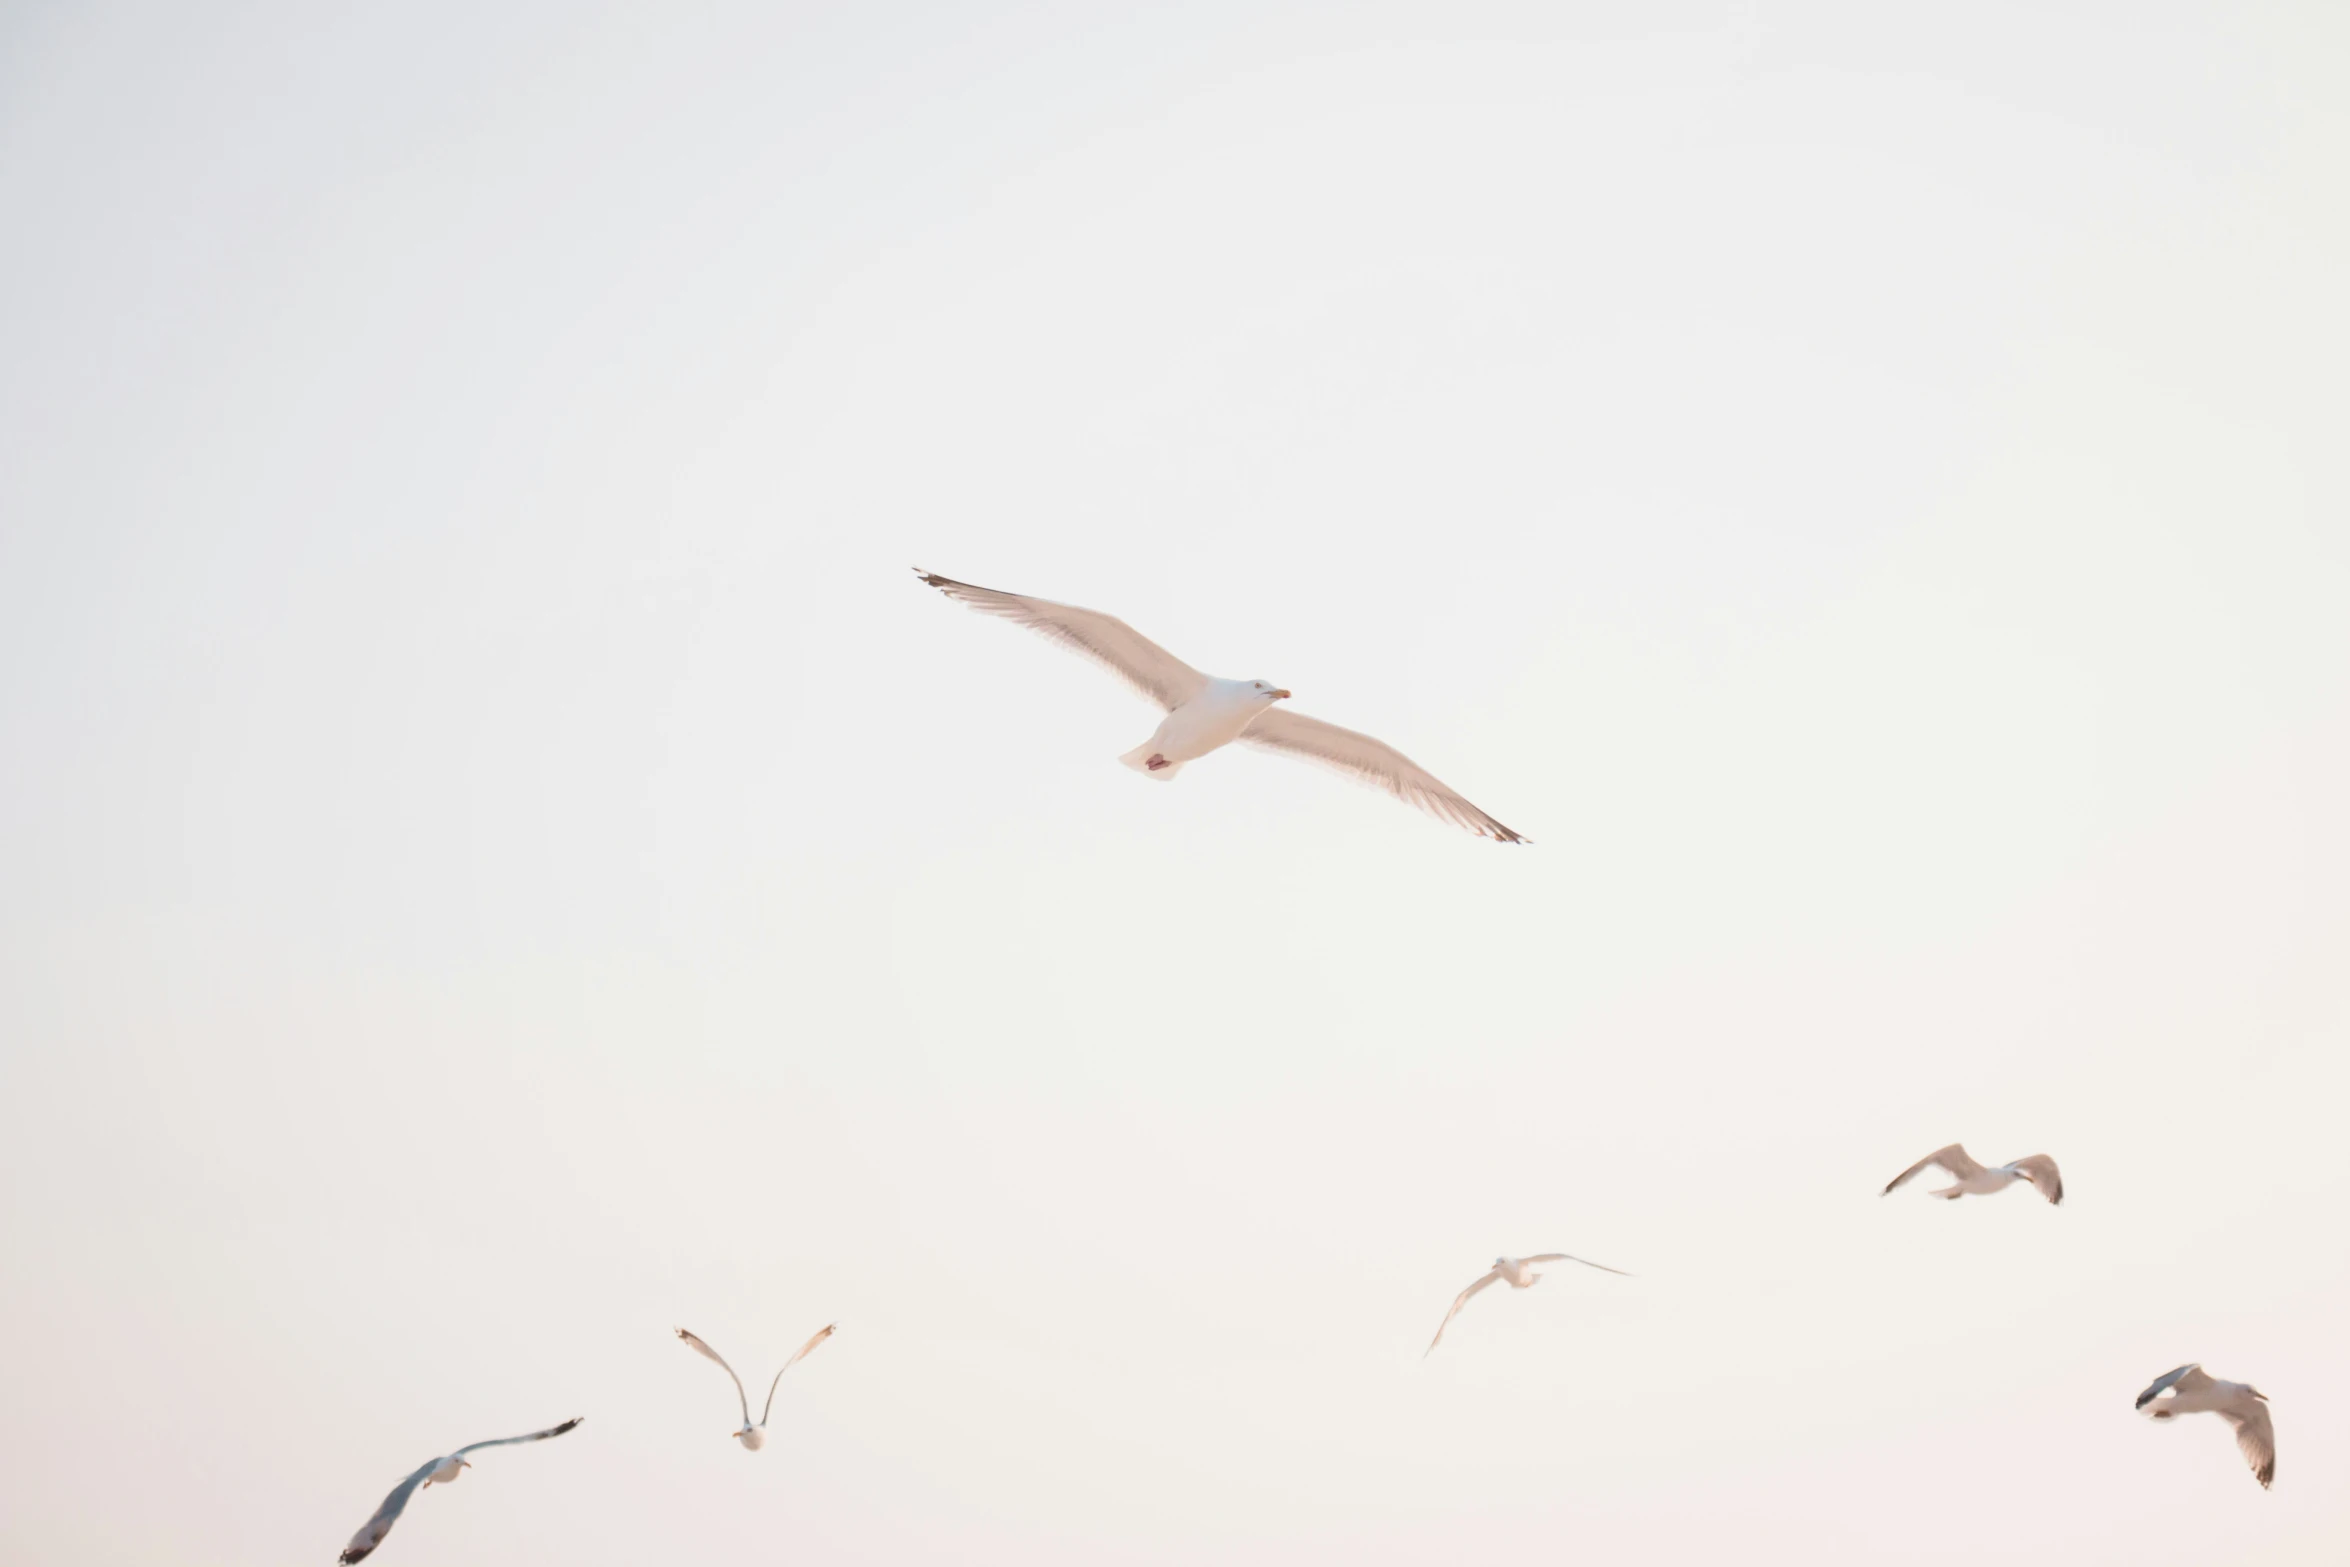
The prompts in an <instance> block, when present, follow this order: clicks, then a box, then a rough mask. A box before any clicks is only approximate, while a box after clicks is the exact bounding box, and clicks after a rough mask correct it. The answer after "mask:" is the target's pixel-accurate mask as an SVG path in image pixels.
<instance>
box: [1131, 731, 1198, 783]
mask: <svg viewBox="0 0 2350 1567" xmlns="http://www.w3.org/2000/svg"><path fill="white" fill-rule="evenodd" d="M1153 758H1156V759H1157V761H1158V765H1157V766H1156V767H1154V766H1152V765H1151V762H1152V759H1153ZM1118 760H1119V761H1121V762H1124V763H1125V764H1126V765H1127V766H1128V767H1131V768H1133V769H1134V770H1135V771H1136V772H1138V773H1140V774H1142V775H1143V776H1144V777H1145V778H1156V779H1157V780H1158V781H1159V782H1161V783H1165V782H1166V781H1167V780H1168V779H1170V778H1172V777H1174V776H1175V775H1176V774H1177V773H1179V772H1181V771H1183V764H1182V763H1181V762H1170V761H1168V760H1167V759H1166V758H1165V757H1163V756H1160V755H1159V748H1158V742H1157V741H1156V740H1145V741H1144V742H1143V743H1142V744H1140V745H1138V746H1136V747H1135V748H1134V749H1133V750H1131V751H1129V752H1127V753H1126V754H1125V755H1124V756H1121V757H1119V758H1118Z"/></svg>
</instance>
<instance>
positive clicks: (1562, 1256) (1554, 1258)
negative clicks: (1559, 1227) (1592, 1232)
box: [1526, 1251, 1632, 1279]
mask: <svg viewBox="0 0 2350 1567" xmlns="http://www.w3.org/2000/svg"><path fill="white" fill-rule="evenodd" d="M1526 1260H1527V1261H1528V1262H1579V1263H1581V1264H1583V1266H1585V1267H1586V1268H1597V1269H1598V1270H1599V1271H1600V1272H1602V1273H1613V1274H1618V1275H1620V1276H1622V1277H1624V1278H1627V1279H1628V1278H1630V1277H1631V1276H1632V1275H1631V1274H1629V1273H1625V1272H1624V1270H1623V1269H1621V1268H1611V1267H1609V1266H1608V1265H1607V1264H1606V1263H1604V1262H1593V1261H1592V1260H1591V1259H1590V1258H1589V1257H1570V1256H1568V1255H1567V1254H1566V1253H1565V1252H1563V1251H1546V1252H1544V1253H1543V1254H1542V1255H1541V1256H1539V1257H1528V1258H1527V1259H1526Z"/></svg>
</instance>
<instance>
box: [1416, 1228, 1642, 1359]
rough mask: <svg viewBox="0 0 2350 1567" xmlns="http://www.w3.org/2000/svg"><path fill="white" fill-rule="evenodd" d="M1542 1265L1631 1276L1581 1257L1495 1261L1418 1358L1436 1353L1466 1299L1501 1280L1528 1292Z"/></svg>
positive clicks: (1462, 1295)
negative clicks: (1573, 1266) (1569, 1265)
mask: <svg viewBox="0 0 2350 1567" xmlns="http://www.w3.org/2000/svg"><path fill="white" fill-rule="evenodd" d="M1543 1262H1580V1263H1582V1264H1583V1266H1585V1267H1586V1268H1597V1269H1598V1270H1599V1271H1600V1272H1602V1273H1613V1274H1617V1275H1619V1276H1621V1277H1623V1278H1627V1279H1628V1278H1630V1277H1631V1276H1632V1275H1631V1274H1629V1273H1626V1272H1624V1270H1623V1269H1621V1268H1611V1267H1609V1266H1608V1265H1607V1264H1606V1263H1604V1262H1592V1261H1590V1260H1589V1259H1587V1258H1583V1257H1570V1256H1568V1255H1567V1254H1566V1253H1565V1252H1563V1251H1546V1252H1544V1253H1543V1254H1542V1255H1541V1256H1539V1257H1496V1258H1494V1259H1493V1267H1492V1268H1491V1270H1489V1271H1488V1272H1487V1273H1486V1275H1485V1277H1483V1278H1481V1279H1479V1280H1478V1281H1477V1282H1476V1283H1474V1284H1472V1285H1470V1286H1469V1287H1468V1288H1467V1289H1465V1290H1462V1291H1461V1292H1460V1294H1459V1295H1458V1296H1456V1297H1455V1298H1454V1300H1453V1303H1452V1310H1450V1311H1448V1312H1446V1313H1445V1314H1444V1320H1443V1321H1442V1322H1439V1323H1437V1324H1436V1336H1435V1337H1434V1338H1432V1339H1430V1340H1429V1341H1428V1347H1427V1348H1426V1349H1424V1350H1422V1351H1420V1358H1421V1359H1422V1360H1426V1359H1427V1358H1428V1357H1429V1356H1430V1355H1433V1354H1435V1353H1436V1346H1437V1345H1439V1344H1441V1343H1443V1342H1444V1330H1445V1329H1446V1328H1449V1327H1451V1326H1452V1319H1453V1318H1455V1317H1457V1316H1459V1315H1460V1314H1461V1308H1462V1307H1463V1306H1466V1305H1467V1304H1468V1303H1469V1297H1470V1296H1472V1295H1474V1294H1476V1293H1477V1292H1478V1291H1479V1290H1481V1289H1484V1288H1486V1287H1487V1286H1489V1285H1491V1284H1494V1283H1496V1282H1499V1281H1503V1280H1506V1281H1508V1283H1509V1287H1510V1288H1511V1289H1514V1290H1522V1289H1532V1288H1533V1287H1534V1281H1535V1280H1536V1279H1539V1278H1541V1277H1542V1270H1541V1269H1540V1268H1539V1267H1537V1266H1535V1264H1537V1263H1543Z"/></svg>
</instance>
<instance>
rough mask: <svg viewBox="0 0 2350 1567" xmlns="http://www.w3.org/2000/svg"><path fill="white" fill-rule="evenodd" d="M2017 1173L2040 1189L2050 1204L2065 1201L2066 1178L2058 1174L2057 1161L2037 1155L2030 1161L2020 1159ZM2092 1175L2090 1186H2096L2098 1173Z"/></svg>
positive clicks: (2040, 1154)
mask: <svg viewBox="0 0 2350 1567" xmlns="http://www.w3.org/2000/svg"><path fill="white" fill-rule="evenodd" d="M2015 1172H2016V1174H2018V1175H2020V1176H2022V1177H2023V1178H2024V1179H2025V1180H2027V1181H2030V1182H2031V1183H2032V1184H2033V1185H2034V1186H2036V1187H2038V1188H2039V1189H2040V1195H2041V1196H2043V1197H2045V1198H2047V1199H2048V1200H2049V1201H2050V1202H2052V1203H2056V1202H2062V1201H2064V1177H2063V1176H2061V1175H2059V1174H2057V1173H2056V1161H2055V1160H2054V1159H2051V1158H2049V1157H2048V1156H2047V1155H2046V1154H2044V1153H2036V1154H2034V1155H2032V1157H2030V1158H2029V1159H2018V1160H2017V1161H2016V1162H2015ZM2090 1174H2091V1177H2092V1179H2091V1181H2090V1184H2091V1185H2092V1186H2094V1185H2095V1184H2096V1181H2095V1179H2094V1177H2095V1174H2096V1172H2095V1171H2091V1172H2090Z"/></svg>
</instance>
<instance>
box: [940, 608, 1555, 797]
mask: <svg viewBox="0 0 2350 1567" xmlns="http://www.w3.org/2000/svg"><path fill="white" fill-rule="evenodd" d="M915 575H917V576H919V577H920V578H921V579H922V580H923V581H924V582H926V583H928V584H929V585H930V586H932V587H934V588H936V589H938V590H939V591H940V592H942V593H944V594H945V595H946V596H947V597H949V598H951V599H954V600H956V601H958V602H959V603H963V604H967V605H969V606H970V607H971V608H973V609H976V610H978V611H979V612H980V613H982V614H987V615H998V616H1001V617H1002V618H1004V619H1006V620H1009V621H1012V622H1014V623H1015V624H1018V625H1022V626H1026V627H1027V628H1028V629H1029V630H1031V631H1033V632H1036V633H1037V634H1038V635H1039V636H1043V637H1046V638H1049V639H1050V640H1052V641H1055V642H1058V643H1060V644H1061V645H1062V646H1063V647H1065V648H1068V649H1069V650H1070V651H1072V652H1075V653H1082V654H1084V655H1085V656H1086V657H1087V658H1090V659H1092V660H1093V661H1094V662H1095V663H1097V664H1100V665H1101V666H1102V667H1103V668H1105V669H1107V670H1109V671H1110V673H1112V674H1114V675H1116V676H1117V677H1118V678H1119V679H1121V680H1123V681H1125V682H1126V684H1127V685H1129V686H1131V687H1132V688H1133V689H1134V690H1135V692H1136V693H1137V694H1139V695H1141V696H1144V697H1146V698H1148V699H1149V700H1151V701H1153V702H1156V703H1157V704H1158V705H1159V706H1160V707H1162V708H1164V709H1166V712H1167V716H1166V717H1165V718H1164V719H1162V720H1160V723H1159V727H1158V730H1157V732H1156V733H1154V734H1153V735H1152V736H1151V737H1150V738H1149V739H1148V740H1145V741H1144V742H1143V743H1142V744H1140V745H1138V746H1136V747H1135V748H1134V749H1133V750H1131V751H1129V752H1127V753H1126V754H1125V755H1124V756H1121V757H1120V758H1118V760H1119V761H1121V762H1124V763H1125V764H1126V765H1127V766H1129V767H1131V768H1133V769H1134V770H1135V771H1136V772H1138V773H1142V774H1144V775H1146V776H1148V777H1151V778H1156V779H1159V780H1160V781H1162V782H1165V781H1167V780H1170V779H1172V778H1174V776H1175V775H1176V774H1177V773H1179V772H1181V771H1182V770H1183V767H1184V764H1185V763H1187V762H1196V761H1198V760H1199V759H1200V758H1201V757H1203V756H1206V755H1207V754H1208V753H1210V752H1211V751H1220V750H1222V749H1223V748H1224V747H1225V746H1228V745H1230V744H1231V743H1232V742H1233V741H1235V740H1240V741H1245V742H1246V743H1248V744H1250V745H1253V746H1257V747H1260V748H1262V749H1264V750H1268V751H1278V752H1281V753H1282V754H1284V755H1288V756H1296V757H1302V758H1304V759H1305V760H1307V761H1310V762H1319V763H1321V764H1322V765H1323V766H1325V767H1329V768H1333V769H1335V770H1337V771H1338V772H1341V773H1344V774H1345V775H1347V776H1348V777H1350V778H1352V779H1354V780H1355V781H1356V782H1358V783H1366V784H1369V785H1371V786H1372V787H1373V788H1376V789H1384V790H1385V791H1387V792H1388V793H1389V794H1391V795H1394V796H1395V797H1396V798H1397V799H1399V800H1401V801H1403V802H1404V803H1405V804H1406V805H1413V806H1417V807H1419V808H1420V809H1421V810H1423V811H1426V812H1427V813H1428V814H1429V815H1431V816H1435V817H1438V818H1440V819H1442V820H1444V821H1448V822H1451V823H1452V824H1453V825H1454V826H1456V827H1461V828H1465V829H1466V830H1467V831H1469V832H1473V833H1475V834H1476V835H1477V836H1478V837H1480V838H1494V839H1498V840H1499V841H1501V842H1503V843H1524V842H1525V841H1526V840H1525V839H1524V838H1521V837H1519V836H1518V835H1517V834H1516V833H1514V832H1512V831H1510V829H1508V828H1507V827H1504V826H1503V825H1502V824H1501V823H1500V822H1498V821H1495V820H1494V819H1493V818H1492V817H1490V816H1488V815H1486V814H1485V813H1484V812H1483V811H1481V810H1479V809H1477V807H1476V806H1474V805H1472V804H1470V803H1469V801H1468V799H1467V798H1466V797H1465V796H1463V795H1461V794H1460V793H1459V792H1457V791H1456V790H1453V789H1451V788H1449V787H1447V786H1446V785H1445V783H1444V782H1443V781H1442V780H1441V779H1439V778H1438V777H1437V776H1436V775H1435V774H1434V773H1431V772H1429V771H1428V770H1427V769H1426V768H1424V767H1422V766H1420V765H1419V764H1418V763H1417V762H1414V761H1413V760H1412V759H1411V758H1410V757H1408V756H1406V755H1404V754H1403V753H1402V752H1401V751H1398V750H1396V749H1395V747H1393V746H1391V745H1388V744H1386V743H1385V742H1383V741H1379V740H1374V739H1372V738H1371V737H1370V736H1369V735H1366V734H1357V733H1356V732H1355V731H1354V730H1352V729H1341V728H1339V727H1338V725H1336V724H1326V723H1324V722H1323V721H1322V720H1320V719H1318V718H1308V717H1306V715H1305V714H1303V713H1297V712H1288V711H1281V712H1275V711H1273V704H1274V703H1276V702H1280V701H1285V700H1287V698H1288V696H1289V693H1288V692H1287V691H1285V690H1283V689H1281V688H1280V687H1279V686H1276V685H1274V684H1273V683H1272V682H1271V681H1269V680H1219V679H1215V678H1212V677H1210V676H1208V675H1203V674H1201V673H1200V672H1199V671H1198V670H1196V669H1194V668H1192V667H1191V666H1190V665H1189V664H1186V663H1185V662H1183V660H1181V659H1179V658H1177V657H1176V656H1175V655H1174V654H1172V653H1170V652H1168V651H1167V650H1166V649H1165V648H1163V647H1161V646H1159V645H1158V644H1157V643H1156V642H1153V641H1152V640H1151V639H1150V638H1148V637H1146V636H1144V635H1142V633H1140V632H1138V631H1136V630H1135V629H1134V628H1133V627H1132V626H1129V625H1128V624H1126V622H1124V621H1123V620H1119V619H1118V618H1116V617H1115V616H1112V615H1105V614H1103V613H1102V612H1101V611H1099V610H1093V609H1080V608H1078V607H1077V606H1076V605H1074V604H1056V603H1054V602H1053V601H1052V600H1051V599H1039V598H1029V597H1026V596H1025V595H1023V594H1018V593H999V592H997V591H996V590H995V589H993V588H981V587H974V586H973V585H972V584H970V583H968V582H957V581H955V580H954V579H953V578H952V577H941V576H938V575H937V574H935V573H933V572H927V571H923V570H922V569H921V568H920V567H916V568H915Z"/></svg>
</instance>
